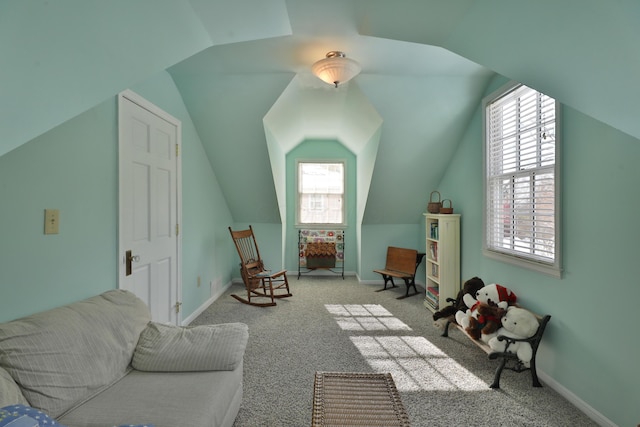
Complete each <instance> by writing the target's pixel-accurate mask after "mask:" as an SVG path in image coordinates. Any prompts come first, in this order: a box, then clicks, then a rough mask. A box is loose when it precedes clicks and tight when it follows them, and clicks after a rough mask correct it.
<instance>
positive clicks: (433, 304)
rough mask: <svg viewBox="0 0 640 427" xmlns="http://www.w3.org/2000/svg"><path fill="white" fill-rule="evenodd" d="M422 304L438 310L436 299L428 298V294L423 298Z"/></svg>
mask: <svg viewBox="0 0 640 427" xmlns="http://www.w3.org/2000/svg"><path fill="white" fill-rule="evenodd" d="M424 305H426V306H428V307H431V308H432V309H433V310H438V303H437V301H435V300H433V299H431V298H429V297H428V296H427V297H426V298H425V299H424Z"/></svg>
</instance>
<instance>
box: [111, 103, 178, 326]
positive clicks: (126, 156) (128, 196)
mask: <svg viewBox="0 0 640 427" xmlns="http://www.w3.org/2000/svg"><path fill="white" fill-rule="evenodd" d="M118 109H119V111H118V120H119V165H120V171H119V179H120V190H119V191H120V195H119V198H120V217H119V245H118V246H119V257H118V259H119V288H121V289H127V290H129V291H132V292H133V293H135V294H136V295H137V296H138V297H139V298H140V299H142V300H143V301H144V302H145V303H146V304H147V305H148V306H149V309H150V311H151V317H152V319H153V320H154V321H157V322H162V323H171V324H175V325H177V324H179V323H180V317H181V316H180V305H181V302H180V301H181V288H180V280H179V277H180V274H179V269H180V239H179V237H178V236H179V224H180V197H179V196H180V179H181V177H180V172H181V169H180V161H179V152H180V142H181V139H180V135H181V123H180V121H179V120H177V119H175V118H173V117H171V116H170V115H169V114H167V113H165V112H164V111H162V110H160V109H159V108H157V107H156V106H154V105H153V104H150V103H149V102H148V101H146V100H145V99H143V98H141V97H140V96H138V95H136V94H135V93H133V92H131V91H125V92H122V93H121V94H120V95H119V96H118Z"/></svg>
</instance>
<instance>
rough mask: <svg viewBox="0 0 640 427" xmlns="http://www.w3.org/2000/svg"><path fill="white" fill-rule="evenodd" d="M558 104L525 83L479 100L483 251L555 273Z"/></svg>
mask: <svg viewBox="0 0 640 427" xmlns="http://www.w3.org/2000/svg"><path fill="white" fill-rule="evenodd" d="M557 111H558V106H557V103H556V101H555V100H554V99H553V98H550V97H548V96H547V95H544V94H542V93H540V92H537V91H535V90H533V89H531V88H529V87H527V86H524V85H521V84H518V85H513V84H511V85H509V86H508V87H507V88H505V89H502V90H500V91H498V93H497V94H494V95H492V96H490V97H488V98H487V99H485V101H484V113H485V141H484V148H485V245H484V249H485V254H487V255H489V256H493V257H496V258H500V259H503V260H506V261H508V262H512V263H516V264H519V265H525V266H527V267H533V268H534V269H537V270H540V271H543V272H547V273H550V274H553V275H555V276H559V275H560V256H559V254H560V242H559V236H560V233H559V220H558V219H559V212H558V206H559V202H558V198H559V197H558V196H559V194H558V188H559V187H558V176H559V173H558V163H557V160H558V158H557V157H558V156H557V153H558V148H559V143H558V140H557V132H556V130H557V121H556V119H557V117H556V116H557Z"/></svg>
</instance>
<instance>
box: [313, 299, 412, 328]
mask: <svg viewBox="0 0 640 427" xmlns="http://www.w3.org/2000/svg"><path fill="white" fill-rule="evenodd" d="M325 307H326V308H327V311H328V312H329V313H331V314H332V315H334V316H338V317H334V319H335V321H336V323H337V324H338V326H340V328H341V329H342V330H344V331H385V330H389V331H410V330H411V328H410V327H409V326H408V325H407V324H406V323H404V322H402V321H401V320H399V319H398V318H396V317H393V315H392V314H391V312H389V311H388V310H387V309H386V308H384V307H383V306H381V305H379V304H345V305H342V304H325Z"/></svg>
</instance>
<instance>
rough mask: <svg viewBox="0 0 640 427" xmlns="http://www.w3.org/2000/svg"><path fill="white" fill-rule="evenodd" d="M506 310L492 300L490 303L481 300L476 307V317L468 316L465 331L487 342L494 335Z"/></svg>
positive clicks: (474, 337)
mask: <svg viewBox="0 0 640 427" xmlns="http://www.w3.org/2000/svg"><path fill="white" fill-rule="evenodd" d="M506 312H507V311H506V310H505V309H504V308H502V307H498V306H497V305H496V304H493V302H492V303H490V304H485V303H483V302H481V303H480V304H478V305H477V307H476V314H477V318H476V317H473V316H471V317H470V318H469V326H468V327H466V328H465V331H466V332H467V334H469V336H470V337H472V338H473V339H476V340H478V339H479V340H481V341H483V342H485V343H488V342H489V340H490V339H491V338H493V337H494V336H496V332H497V331H498V328H500V325H501V320H502V317H503V316H504V315H505V314H506Z"/></svg>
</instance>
